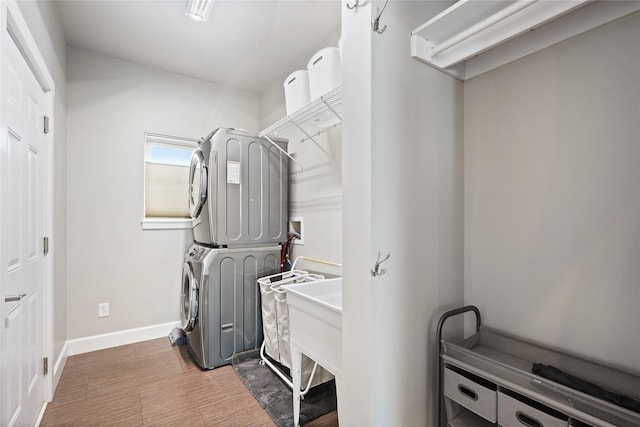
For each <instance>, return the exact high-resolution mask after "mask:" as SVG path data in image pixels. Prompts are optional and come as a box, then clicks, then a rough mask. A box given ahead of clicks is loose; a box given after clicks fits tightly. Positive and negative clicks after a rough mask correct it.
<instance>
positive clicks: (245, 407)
mask: <svg viewBox="0 0 640 427" xmlns="http://www.w3.org/2000/svg"><path fill="white" fill-rule="evenodd" d="M292 422H293V420H292ZM40 425H41V426H42V427H49V426H69V427H71V426H126V427H135V426H181V427H182V426H274V424H273V422H272V421H271V418H269V415H268V414H267V413H266V412H265V411H264V409H262V408H261V407H260V405H259V404H258V402H257V401H256V400H255V399H254V398H253V396H252V395H251V393H250V392H249V390H247V388H246V387H245V386H244V385H243V384H242V381H240V379H239V378H238V377H237V376H236V374H235V372H234V370H233V368H232V367H231V366H223V367H220V368H217V369H213V370H211V371H202V370H200V369H199V368H198V367H197V366H196V365H195V364H194V363H193V362H192V361H191V358H190V356H189V354H188V350H187V349H186V348H185V347H172V346H171V344H170V343H169V339H168V338H159V339H156V340H150V341H145V342H141V343H136V344H131V345H125V346H121V347H114V348H110V349H106V350H100V351H95V352H92V353H85V354H79V355H76V356H71V357H69V359H68V360H67V363H66V366H65V368H64V371H63V373H62V377H61V379H60V383H59V384H58V387H57V389H56V392H55V395H54V399H53V402H51V403H49V405H48V406H47V409H46V411H45V413H44V417H43V419H42V423H41V424H40ZM337 425H338V416H337V413H336V411H334V412H331V413H329V414H327V415H324V416H323V417H320V418H318V419H317V420H314V421H312V422H310V423H308V424H306V426H309V427H335V426H337Z"/></svg>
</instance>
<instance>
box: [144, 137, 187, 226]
mask: <svg viewBox="0 0 640 427" xmlns="http://www.w3.org/2000/svg"><path fill="white" fill-rule="evenodd" d="M145 139H146V141H145V165H144V169H145V171H144V174H145V181H144V217H145V219H149V218H151V219H153V218H189V206H188V180H189V164H190V160H191V153H192V152H193V149H194V148H195V147H196V145H197V141H196V140H194V139H189V138H181V137H175V136H167V135H157V134H151V133H147V134H145Z"/></svg>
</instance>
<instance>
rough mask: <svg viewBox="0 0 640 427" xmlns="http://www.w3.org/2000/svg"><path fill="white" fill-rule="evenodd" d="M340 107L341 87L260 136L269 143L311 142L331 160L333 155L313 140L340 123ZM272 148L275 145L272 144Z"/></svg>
mask: <svg viewBox="0 0 640 427" xmlns="http://www.w3.org/2000/svg"><path fill="white" fill-rule="evenodd" d="M341 107H342V86H338V87H337V88H335V89H333V90H332V91H330V92H327V93H326V94H325V95H323V96H321V97H320V98H318V99H315V100H313V101H312V102H311V103H309V104H308V105H306V106H304V107H303V108H301V109H299V110H298V111H296V112H295V113H293V114H291V115H289V116H287V117H284V118H283V119H281V120H278V121H277V122H276V123H274V124H272V125H271V126H269V127H268V128H266V129H264V130H263V131H261V132H260V136H264V137H265V138H267V140H269V141H271V140H270V138H271V137H284V138H287V139H289V141H290V142H291V141H297V142H305V141H311V142H312V143H313V144H315V145H316V147H318V149H319V150H320V151H322V152H323V153H324V154H325V155H326V156H327V157H329V158H330V159H333V155H332V154H331V153H329V152H327V150H325V149H324V148H323V147H322V146H321V145H320V144H318V142H317V141H316V140H315V139H314V138H315V137H317V136H318V135H321V134H323V133H325V132H326V131H328V130H329V129H330V128H331V127H333V126H335V125H336V124H337V123H339V122H340V121H342V116H341V115H340V112H341ZM272 143H273V142H272ZM274 146H276V145H275V144H274ZM276 147H277V146H276ZM278 148H279V147H278ZM285 154H286V155H287V157H289V159H291V160H292V161H293V162H295V163H296V164H297V165H298V166H300V168H302V169H304V167H303V166H302V165H301V164H300V163H299V162H298V161H297V160H296V159H295V158H293V157H292V156H291V155H289V154H288V153H285Z"/></svg>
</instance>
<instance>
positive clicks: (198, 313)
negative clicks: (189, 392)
mask: <svg viewBox="0 0 640 427" xmlns="http://www.w3.org/2000/svg"><path fill="white" fill-rule="evenodd" d="M278 271H280V247H279V246H272V247H258V248H242V249H228V248H223V249H213V248H208V247H205V246H201V245H197V244H194V245H192V246H191V247H190V248H189V250H188V251H187V253H186V254H185V262H184V265H183V268H182V309H181V311H182V321H183V329H184V331H185V332H186V334H187V342H188V344H187V345H188V347H189V351H190V353H191V355H192V356H193V359H194V360H195V362H196V363H197V364H198V366H200V367H201V368H202V369H213V368H216V367H218V366H222V365H226V364H229V363H230V361H231V356H233V354H234V353H237V352H241V351H245V350H251V349H256V348H258V347H259V346H260V344H261V343H262V313H261V303H260V290H259V288H258V286H257V283H256V282H257V279H258V278H259V277H263V276H267V275H270V274H274V273H276V272H278Z"/></svg>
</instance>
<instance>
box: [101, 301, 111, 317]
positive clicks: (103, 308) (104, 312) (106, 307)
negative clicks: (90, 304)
mask: <svg viewBox="0 0 640 427" xmlns="http://www.w3.org/2000/svg"><path fill="white" fill-rule="evenodd" d="M107 316H109V303H108V302H103V303H100V304H98V317H107Z"/></svg>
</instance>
